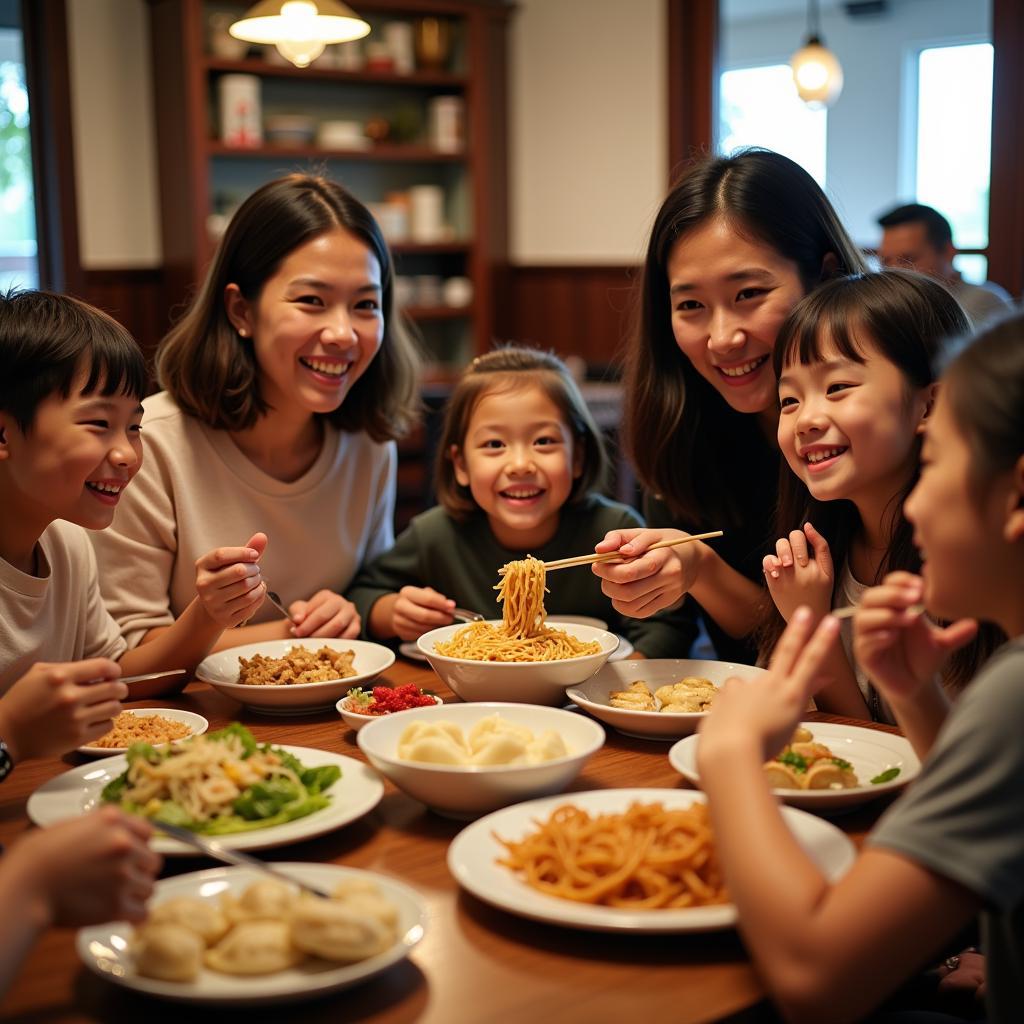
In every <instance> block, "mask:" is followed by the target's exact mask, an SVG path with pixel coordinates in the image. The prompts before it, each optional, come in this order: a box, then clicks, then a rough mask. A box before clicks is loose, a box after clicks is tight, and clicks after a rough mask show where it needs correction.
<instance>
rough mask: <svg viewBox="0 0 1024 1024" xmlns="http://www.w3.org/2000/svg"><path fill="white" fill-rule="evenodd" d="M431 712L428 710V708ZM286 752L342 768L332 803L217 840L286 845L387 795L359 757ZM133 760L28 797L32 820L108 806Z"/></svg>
mask: <svg viewBox="0 0 1024 1024" xmlns="http://www.w3.org/2000/svg"><path fill="white" fill-rule="evenodd" d="M427 710H429V709H427ZM280 747H281V749H282V750H286V751H287V752H288V753H289V754H293V755H294V756H295V757H297V758H298V759H299V760H300V761H301V762H302V763H303V764H304V765H307V766H308V767H310V768H315V767H317V766H319V765H324V764H334V765H337V766H338V767H339V768H340V769H341V778H340V779H338V781H337V782H335V783H334V785H333V786H331V787H330V788H329V789H326V790H324V792H325V793H326V794H327V796H329V797H330V800H331V802H330V804H329V805H328V806H327V807H324V808H322V809H321V810H319V811H314V812H313V813H312V814H309V815H307V816H306V817H305V818H296V819H295V820H294V821H289V822H285V824H283V825H271V826H270V827H269V828H261V829H254V830H253V831H252V832H234V833H230V834H228V835H222V836H217V842H218V843H219V844H220V845H221V846H223V847H225V848H226V849H229V850H269V849H271V848H273V847H275V846H287V845H288V844H289V843H297V842H299V841H300V840H302V839H312V838H313V837H314V836H320V835H323V834H324V833H326V832H333V831H334V830H335V829H337V828H341V827H342V826H343V825H347V824H349V823H350V822H352V821H355V820H356V819H357V818H361V817H362V816H363V815H364V814H367V813H368V812H369V811H372V810H373V808H374V807H376V806H377V804H378V803H379V802H380V798H381V797H382V796H383V795H384V783H383V782H382V781H381V778H380V776H379V775H378V774H377V773H376V772H375V771H374V770H373V769H372V768H371V767H370V766H369V765H367V764H363V762H362V761H357V760H356V759H355V758H354V757H344V756H343V755H341V754H334V753H332V752H331V751H329V750H316V749H314V748H312V747H290V746H286V745H285V744H280ZM127 767H128V761H127V759H126V758H125V756H124V755H123V754H118V755H117V756H116V757H108V758H105V759H104V760H102V761H94V762H92V763H91V764H84V765H81V766H79V767H78V768H72V769H71V770H70V771H66V772H64V773H62V774H61V775H58V776H56V778H53V779H50V781H49V782H46V783H44V784H43V785H42V786H40V787H39V788H38V789H37V790H36V791H35V792H34V793H33V794H32V795H31V796H30V797H29V798H28V804H27V806H26V808H25V809H26V811H27V813H28V816H29V819H30V820H31V821H33V822H34V823H35V824H36V825H43V826H46V825H55V824H56V823H57V822H58V821H66V820H67V819H68V818H77V817H79V816H80V815H82V814H88V813H89V811H92V810H95V809H96V808H97V807H101V806H103V803H102V801H101V799H100V794H101V793H102V791H103V787H104V786H106V784H107V783H108V782H112V781H113V780H114V779H116V778H117V777H118V776H119V775H120V774H121V773H122V772H123V771H124V770H125V769H126V768H127ZM150 846H151V847H152V848H153V849H154V850H156V852H157V853H162V854H163V855H164V856H172V857H194V856H195V855H196V851H195V849H194V848H193V847H191V846H187V845H186V844H185V843H182V842H179V841H178V840H177V839H171V838H170V837H169V836H162V835H155V836H154V837H153V838H152V840H151V841H150Z"/></svg>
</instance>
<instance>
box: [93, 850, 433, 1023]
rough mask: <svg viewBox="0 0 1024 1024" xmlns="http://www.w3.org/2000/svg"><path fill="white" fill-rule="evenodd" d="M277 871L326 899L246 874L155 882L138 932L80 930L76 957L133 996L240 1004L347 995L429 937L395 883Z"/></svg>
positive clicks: (408, 895)
mask: <svg viewBox="0 0 1024 1024" xmlns="http://www.w3.org/2000/svg"><path fill="white" fill-rule="evenodd" d="M273 867H274V868H275V869H276V870H277V871H279V872H282V873H283V874H286V875H290V876H291V877H292V878H294V879H296V880H297V881H300V882H303V883H305V884H307V885H312V886H315V887H316V888H318V889H320V890H322V891H324V892H326V893H327V894H328V897H329V898H322V897H319V896H314V895H309V894H304V893H300V892H299V890H298V888H295V887H292V886H290V885H289V884H288V883H287V882H282V881H277V880H276V879H273V878H268V877H267V876H266V875H264V874H263V873H262V872H258V871H256V870H254V869H253V868H249V867H230V868H223V867H222V868H213V869H211V870H208V871H194V872H191V873H189V874H185V875H178V876H177V877H174V878H168V879H165V880H163V881H160V882H157V883H156V888H155V891H154V894H153V897H152V899H151V900H150V904H149V907H148V910H149V916H148V917H147V919H146V920H145V921H144V922H143V923H142V924H141V925H137V926H135V927H133V926H132V925H130V924H127V923H126V922H123V921H114V922H111V923H108V924H102V925H96V926H94V927H90V928H83V929H82V930H81V931H79V933H78V936H77V939H76V947H77V950H78V955H79V956H80V957H81V959H82V962H83V963H84V964H85V965H86V966H87V967H88V968H89V969H90V970H91V971H93V972H95V973H96V974H98V975H100V977H103V978H106V979H107V980H108V981H111V982H113V983H114V984H116V985H121V986H123V987H125V988H129V989H133V990H134V991H136V992H142V993H145V994H147V995H152V996H158V997H160V998H163V999H171V1000H176V1001H181V1002H190V1003H212V1004H220V1005H222V1006H225V1007H227V1006H231V1007H235V1006H252V1005H255V1004H261V1005H262V1004H265V1003H282V1002H293V1001H297V1000H301V999H310V998H314V997H316V996H320V995H323V994H324V993H327V992H334V991H337V990H339V989H343V988H348V987H350V986H352V985H355V984H358V983H359V982H362V981H365V980H366V979H368V978H371V977H373V976H374V975H376V974H379V973H381V972H382V971H385V970H387V969H388V968H389V967H391V966H392V965H393V964H396V963H398V962H399V961H400V960H402V959H404V958H405V957H406V956H408V954H409V952H410V950H412V948H413V947H414V946H415V945H416V944H417V943H418V942H419V940H420V939H421V938H422V937H423V933H424V929H425V927H426V920H427V919H426V910H425V908H424V906H423V901H422V899H421V898H420V896H419V894H418V893H416V892H415V890H413V889H411V888H410V887H409V886H407V885H404V884H403V883H401V882H399V881H397V880H395V879H393V878H389V877H388V876H386V875H381V874H377V873H375V872H370V871H360V870H358V869H355V868H346V867H341V866H338V865H335V864H297V863H281V864H275V865H273Z"/></svg>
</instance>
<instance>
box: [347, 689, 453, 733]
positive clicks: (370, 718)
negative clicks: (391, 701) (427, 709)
mask: <svg viewBox="0 0 1024 1024" xmlns="http://www.w3.org/2000/svg"><path fill="white" fill-rule="evenodd" d="M428 696H429V694H428ZM434 703H435V704H443V703H444V701H442V700H441V698H440V697H434ZM334 706H335V707H336V708H337V709H338V714H339V715H341V717H342V719H344V722H345V724H346V725H348V726H351V727H352V728H353V729H355V731H356V732H359V730H360V729H362V727H363V726H364V725H368V724H369V723H370V722H376V721H377V719H378V718H387V717H388V716H390V715H404V714H405V711H388V712H386V713H385V714H383V715H366V714H362V713H361V712H359V711H355V710H354V707H355V706H357V705H353V704H352V698H351V697H342V698H341V700H339V701H338V703H337V704H335V705H334ZM405 710H406V711H416V710H417V708H406V709H405Z"/></svg>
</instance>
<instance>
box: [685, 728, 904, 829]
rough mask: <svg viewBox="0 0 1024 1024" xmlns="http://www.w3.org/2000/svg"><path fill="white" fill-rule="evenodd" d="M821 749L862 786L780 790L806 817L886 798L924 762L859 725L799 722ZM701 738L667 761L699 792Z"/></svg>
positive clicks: (897, 740)
mask: <svg viewBox="0 0 1024 1024" xmlns="http://www.w3.org/2000/svg"><path fill="white" fill-rule="evenodd" d="M800 724H801V725H802V726H803V727H804V728H805V729H807V730H809V731H810V733H811V734H812V735H813V736H814V739H815V741H816V742H818V743H823V744H824V745H825V746H826V747H828V748H829V750H831V751H832V753H833V754H835V755H836V757H841V758H842V759H843V760H844V761H849V762H850V764H852V765H853V770H854V771H855V772H856V773H857V778H858V779H859V780H860V782H861V783H862V785H860V786H854V787H853V788H852V789H776V790H774V791H773V792H774V793H775V795H776V796H777V797H778V798H779V799H780V800H784V801H785V802H786V803H787V804H792V805H793V806H794V807H803V808H804V809H805V810H808V811H834V810H838V809H839V808H843V807H853V806H855V805H857V804H863V803H867V802H868V801H869V800H875V799H877V798H878V797H880V796H885V795H886V794H887V793H893V792H895V791H896V790H900V789H902V788H903V787H904V786H905V785H907V783H908V782H911V781H913V780H914V779H916V778H917V776H918V774H919V773H920V771H921V762H920V761H919V760H918V759H917V755H916V754H915V753H914V748H913V747H912V746H911V745H910V743H909V741H908V740H906V739H904V738H903V737H902V736H894V735H893V734H892V733H889V732H882V731H881V730H880V729H864V728H861V727H859V726H856V725H839V724H833V723H831V722H801V723H800ZM698 739H699V737H697V736H687V737H686V738H685V739H682V740H680V741H679V742H678V743H676V744H675V745H674V746H673V747H672V748H671V749H670V750H669V752H668V759H669V761H670V762H671V764H672V767H673V768H675V770H676V771H677V772H679V774H680V775H682V777H683V778H684V779H686V780H687V781H688V782H691V783H693V785H695V786H699V785H700V774H699V773H698V771H697V741H698ZM889 768H899V770H900V773H899V775H897V776H896V778H894V779H891V780H890V781H889V782H879V783H878V784H877V785H871V779H873V778H875V777H876V776H878V775H881V774H882V772H884V771H886V770H887V769H889Z"/></svg>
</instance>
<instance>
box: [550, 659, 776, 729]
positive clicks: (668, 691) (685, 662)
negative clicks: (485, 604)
mask: <svg viewBox="0 0 1024 1024" xmlns="http://www.w3.org/2000/svg"><path fill="white" fill-rule="evenodd" d="M764 674H765V671H764V669H761V668H754V667H753V666H752V665H737V664H733V663H732V662H728V661H707V660H704V659H699V658H651V659H647V660H640V661H619V662H615V663H612V664H608V665H605V666H604V668H602V669H601V670H600V671H599V672H598V673H596V674H595V675H593V676H591V677H590V679H587V680H585V681H584V682H582V683H578V684H577V685H575V686H569V687H567V688H566V691H565V695H566V696H567V697H568V698H569V700H571V701H572V702H573V703H574V704H576V705H577V706H578V707H580V708H581V709H582V710H584V711H586V712H587V714H589V715H593V716H594V718H596V719H598V720H599V721H601V722H605V723H607V724H608V725H610V726H612V727H613V728H615V729H617V730H618V731H619V732H621V733H624V734H625V735H627V736H637V737H640V738H642V739H655V740H677V739H680V738H681V737H683V736H689V735H690V733H692V732H696V730H697V727H698V726H699V725H700V723H701V721H702V720H703V719H704V717H705V716H706V715H707V713H708V711H709V710H710V708H711V706H712V705H713V704H714V700H715V695H716V694H717V693H718V689H719V687H721V686H722V684H723V683H724V682H725V681H726V680H727V679H730V678H731V677H733V676H738V677H740V678H742V679H753V678H755V677H757V676H763V675H764Z"/></svg>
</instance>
